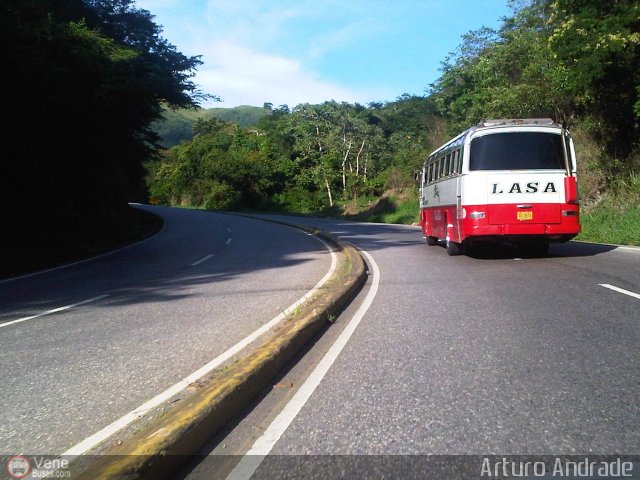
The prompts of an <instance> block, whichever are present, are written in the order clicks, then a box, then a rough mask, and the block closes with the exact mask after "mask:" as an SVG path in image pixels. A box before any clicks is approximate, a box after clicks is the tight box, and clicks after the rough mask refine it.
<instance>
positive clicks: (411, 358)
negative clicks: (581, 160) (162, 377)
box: [176, 218, 640, 479]
mask: <svg viewBox="0 0 640 480" xmlns="http://www.w3.org/2000/svg"><path fill="white" fill-rule="evenodd" d="M295 221H296V222H308V223H313V224H315V225H318V226H320V227H322V228H323V229H325V230H328V231H331V232H333V233H334V234H336V235H339V236H340V237H342V238H344V239H346V240H348V241H350V242H352V243H353V244H355V245H356V246H357V247H359V248H360V249H361V250H363V251H366V252H367V253H368V254H369V255H370V259H369V261H368V263H369V269H370V271H371V275H370V280H369V283H368V286H367V287H365V289H363V291H362V292H361V293H360V295H359V297H358V298H357V299H356V301H355V302H354V303H353V304H352V305H351V307H350V308H349V309H348V310H347V311H346V312H345V313H344V314H343V315H341V316H340V318H339V319H338V321H337V322H336V324H335V325H334V326H333V327H332V328H331V329H330V330H329V332H327V333H326V334H325V335H324V336H323V338H322V339H321V340H320V341H318V343H317V344H316V345H315V346H314V347H313V348H312V349H311V350H310V351H309V352H308V353H307V355H306V356H305V357H304V358H303V359H302V360H301V361H300V362H299V363H298V364H296V365H294V366H293V367H292V368H291V370H290V371H289V372H287V373H286V374H285V375H284V376H283V377H282V378H281V379H279V381H278V384H276V385H275V386H274V388H273V389H272V390H271V392H268V393H265V396H264V399H263V400H262V401H261V403H260V404H259V405H258V406H256V407H255V408H253V409H252V410H250V411H247V412H245V415H244V416H243V418H241V419H239V420H238V422H237V425H236V426H235V428H234V429H233V430H231V431H228V432H225V434H224V435H221V436H220V437H218V438H216V439H213V441H212V442H211V443H210V444H209V445H208V446H207V447H206V448H204V449H203V450H202V451H201V452H200V453H201V455H203V456H204V457H201V458H198V459H196V460H194V461H192V462H191V463H190V464H189V465H187V466H186V467H185V468H184V469H183V470H182V471H181V472H180V474H179V475H178V476H177V477H176V478H182V479H184V478H187V479H201V478H225V477H226V475H227V473H229V472H230V471H231V469H232V468H233V467H234V465H235V464H236V463H237V461H238V460H239V458H240V457H239V456H241V455H245V453H247V452H249V453H250V454H251V455H258V456H254V457H251V456H249V457H245V458H244V459H243V460H242V462H245V461H247V460H248V464H251V463H252V462H253V464H254V465H253V466H252V467H251V465H249V466H250V468H248V469H245V470H244V471H243V472H240V473H238V472H239V467H238V468H236V470H234V474H233V476H231V477H229V478H249V476H250V475H251V474H252V473H253V472H254V471H255V472H257V473H256V474H255V476H254V478H303V477H304V478H311V477H317V478H332V476H331V474H330V473H328V472H331V468H337V469H338V470H337V472H341V471H343V470H340V468H343V467H344V468H347V471H348V465H346V466H345V464H344V463H343V464H342V465H340V462H341V461H344V462H346V464H348V463H349V462H351V463H352V464H353V463H355V462H357V461H358V460H360V461H362V459H363V458H365V460H364V462H365V463H366V462H367V461H368V462H369V467H371V465H370V464H371V463H372V462H374V461H375V460H366V458H374V459H375V458H377V459H380V458H386V457H360V456H363V455H367V456H368V455H379V456H388V455H403V456H408V457H402V458H405V459H408V461H409V462H411V461H413V460H411V459H415V458H418V457H410V456H411V455H561V454H562V455H595V454H603V455H612V454H628V455H638V454H640V353H639V350H638V345H640V324H639V322H640V315H639V314H638V312H639V311H640V249H632V248H615V247H609V246H599V245H589V244H582V243H578V242H570V243H568V244H562V245H552V246H551V248H550V251H549V255H548V256H546V257H544V258H520V257H519V256H518V254H517V253H515V252H514V251H511V250H508V249H506V250H505V249H503V250H495V249H492V250H486V251H482V252H479V253H478V254H477V255H476V256H475V257H468V256H460V257H449V256H447V254H446V252H445V250H444V248H443V247H442V246H432V247H430V246H427V245H426V243H425V241H424V240H423V239H422V236H421V233H420V230H419V228H418V227H410V226H391V225H375V224H358V223H348V222H340V221H331V220H312V219H302V218H300V219H295ZM378 272H379V273H378ZM378 281H379V285H376V282H378ZM612 287H613V289H612ZM374 289H377V290H374ZM368 302H370V305H369V303H368ZM362 312H364V313H362ZM359 314H362V317H361V318H360V319H359V320H358V321H359V323H356V324H355V326H353V323H352V322H354V321H356V317H357V316H358V315H359ZM349 330H352V333H351V334H349V333H347V334H345V333H344V332H348V331H349ZM349 335H350V336H349ZM340 339H342V340H340ZM345 339H346V340H345ZM341 341H342V343H343V344H344V346H343V347H339V348H338V353H337V354H335V352H334V353H333V354H332V352H333V351H334V350H335V348H334V347H335V345H337V344H338V343H340V342H341ZM340 348H342V349H341V350H340ZM331 355H333V359H331V360H329V362H330V363H329V366H328V367H326V366H325V367H324V373H323V372H321V373H320V374H318V371H319V370H322V368H323V365H324V363H323V362H325V361H326V359H327V358H328V357H329V356H331ZM331 362H333V363H331ZM303 384H304V385H305V388H300V389H299V390H298V388H299V387H300V386H301V385H303ZM307 387H309V388H307ZM305 390H310V391H311V393H308V392H306V393H304V395H303V394H300V393H298V392H304V391H305ZM292 399H293V400H292ZM292 405H293V406H292ZM274 425H275V426H274ZM265 431H266V432H267V433H266V434H265ZM263 434H264V435H263ZM250 449H251V450H250ZM267 453H268V454H270V455H271V457H269V458H274V459H276V460H275V461H269V459H267V461H265V462H264V463H262V464H260V461H261V460H262V457H261V455H265V454H267ZM292 455H300V456H302V455H306V456H311V457H292ZM325 455H339V456H340V457H323V456H325ZM345 456H347V457H345ZM292 459H293V460H292ZM296 459H308V460H302V462H299V463H304V462H305V461H306V462H310V463H311V467H308V469H307V470H304V468H303V466H301V465H292V464H291V461H293V463H294V464H295V462H296ZM345 459H346V460H345ZM391 459H393V457H391ZM636 461H637V460H636ZM242 462H241V464H242ZM288 462H289V463H288ZM401 463H402V461H401ZM336 465H338V466H337V467H336ZM639 466H640V465H639ZM396 467H397V468H400V467H407V465H406V461H405V464H404V465H395V467H394V468H396ZM409 467H410V466H409ZM256 468H257V470H256ZM298 468H302V470H298ZM247 472H248V473H247ZM333 472H334V474H335V473H336V470H334V471H333ZM393 472H395V473H393ZM400 472H402V470H394V471H392V474H391V475H390V476H389V472H387V476H388V477H389V478H395V477H397V476H398V475H399V477H397V478H400V477H403V478H409V477H411V475H405V474H406V473H407V472H404V473H403V474H401V473H400ZM413 473H415V472H413ZM475 473H476V474H479V473H480V471H479V470H477V471H476V472H475ZM635 473H636V474H637V473H638V472H635ZM343 475H344V472H343ZM472 476H473V478H476V477H477V476H478V475H472ZM379 477H380V475H373V476H371V477H370V478H379ZM342 478H348V476H347V477H344V476H343V477H342ZM354 478H355V477H354ZM416 478H428V477H424V476H423V477H420V476H419V475H418V477H416ZM433 478H436V477H433ZM440 478H455V477H453V476H447V475H444V476H442V475H440Z"/></svg>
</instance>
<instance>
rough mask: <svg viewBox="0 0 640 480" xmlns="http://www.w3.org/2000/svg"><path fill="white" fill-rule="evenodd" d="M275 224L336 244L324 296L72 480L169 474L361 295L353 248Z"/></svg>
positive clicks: (360, 270)
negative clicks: (333, 266) (332, 270)
mask: <svg viewBox="0 0 640 480" xmlns="http://www.w3.org/2000/svg"><path fill="white" fill-rule="evenodd" d="M260 220H264V219H262V218H260ZM267 221H269V220H267ZM275 223H283V224H285V225H289V226H294V227H297V228H302V229H303V230H306V231H309V232H312V233H313V234H314V235H318V236H321V237H322V238H323V239H325V240H327V241H328V242H330V243H332V244H333V245H334V246H335V247H336V249H337V253H338V266H337V268H336V271H335V273H334V274H333V276H332V277H331V279H330V280H329V281H328V282H327V284H326V286H325V287H323V289H322V290H323V293H322V296H319V295H316V297H315V298H312V299H311V300H309V301H307V302H306V303H305V304H304V305H302V307H301V309H300V312H298V313H297V314H295V315H294V316H292V317H291V318H289V319H287V320H285V321H284V324H283V325H282V327H281V328H279V329H278V330H277V333H276V334H274V335H271V336H270V337H269V338H267V340H265V341H264V342H263V343H262V344H261V345H260V346H259V347H258V348H257V349H256V350H254V351H253V353H251V354H249V355H247V356H245V357H244V358H242V359H240V360H239V361H238V362H237V363H236V364H235V365H233V366H232V367H230V368H229V369H228V370H227V371H226V372H224V373H223V374H222V375H220V376H219V377H217V378H214V379H213V380H212V381H211V382H210V383H209V384H207V385H206V386H205V387H203V388H202V389H201V390H199V391H197V392H195V393H193V394H192V395H191V396H189V397H187V398H186V399H185V400H184V401H183V402H180V404H177V405H176V406H175V407H173V408H171V409H170V410H169V411H168V412H167V414H166V415H165V416H164V417H163V418H160V419H158V420H157V421H155V423H153V424H151V425H149V426H148V427H147V428H146V429H145V430H143V431H141V432H140V433H138V434H137V435H136V436H135V438H133V439H132V440H130V441H127V442H125V443H124V444H123V445H120V446H119V447H116V448H115V449H113V450H111V451H108V452H106V454H105V455H103V456H101V457H99V458H98V459H97V460H96V461H95V462H93V463H91V464H90V465H89V466H88V467H87V468H85V469H83V470H82V471H80V472H73V465H72V466H71V469H72V472H73V478H78V479H91V480H97V479H161V478H167V477H168V476H170V475H171V474H172V473H174V472H175V471H176V470H177V469H178V468H179V467H180V465H181V464H182V463H183V462H184V461H186V460H187V459H188V458H189V455H193V454H195V453H196V452H197V451H198V449H199V448H200V447H201V446H202V445H204V444H205V443H206V442H207V441H208V440H209V439H210V438H211V437H213V436H214V435H215V434H216V432H218V431H219V430H220V429H221V428H222V427H223V426H224V425H225V424H226V423H227V422H228V421H229V420H230V419H231V418H232V417H233V416H234V415H236V414H237V413H239V412H240V411H241V410H242V409H243V408H244V407H246V406H247V405H248V404H249V403H250V402H251V401H252V400H253V399H254V398H255V397H256V396H257V395H258V394H259V393H260V392H261V391H262V390H263V389H264V388H265V387H266V386H267V385H268V384H269V382H271V381H272V379H273V378H274V377H275V376H276V375H277V374H278V373H279V372H280V371H281V370H282V369H283V368H284V367H286V366H287V365H288V364H289V363H290V362H291V360H292V359H293V358H294V357H295V355H297V354H298V353H299V351H300V350H301V349H302V348H303V347H304V346H305V345H306V344H307V343H308V342H309V341H310V340H311V339H312V338H313V337H314V336H315V335H316V334H317V333H318V332H320V331H321V330H322V329H323V328H324V327H326V326H327V323H328V322H329V321H331V320H332V319H333V318H335V317H336V316H337V315H338V314H339V313H340V312H341V311H342V310H343V309H344V308H345V307H346V305H347V304H348V303H349V302H350V301H351V299H352V298H353V297H354V296H355V295H356V294H357V293H358V291H359V290H360V288H361V287H362V285H363V284H364V282H365V280H366V270H365V265H364V261H363V260H362V257H360V255H359V254H358V252H357V251H356V250H355V248H354V247H353V246H351V245H350V244H348V243H346V242H343V241H341V240H337V239H335V238H334V237H332V236H331V235H329V234H326V233H324V232H319V231H317V230H316V229H309V228H307V227H299V226H296V225H292V224H288V223H285V222H279V221H276V222H275Z"/></svg>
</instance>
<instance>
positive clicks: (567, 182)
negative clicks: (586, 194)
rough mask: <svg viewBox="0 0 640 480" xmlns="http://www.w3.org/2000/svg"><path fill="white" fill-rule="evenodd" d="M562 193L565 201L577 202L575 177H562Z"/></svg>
mask: <svg viewBox="0 0 640 480" xmlns="http://www.w3.org/2000/svg"><path fill="white" fill-rule="evenodd" d="M564 195H565V201H566V203H579V202H578V182H576V177H564Z"/></svg>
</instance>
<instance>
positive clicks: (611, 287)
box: [598, 283, 640, 300]
mask: <svg viewBox="0 0 640 480" xmlns="http://www.w3.org/2000/svg"><path fill="white" fill-rule="evenodd" d="M598 285H600V286H601V287H604V288H608V289H609V290H613V291H614V292H619V293H624V294H625V295H629V296H630V297H633V298H637V299H639V300H640V293H634V292H630V291H629V290H625V289H624V288H620V287H615V286H613V285H609V284H608V283H599V284H598Z"/></svg>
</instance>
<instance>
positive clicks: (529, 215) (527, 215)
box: [517, 212, 533, 220]
mask: <svg viewBox="0 0 640 480" xmlns="http://www.w3.org/2000/svg"><path fill="white" fill-rule="evenodd" d="M517 218H518V220H533V212H517Z"/></svg>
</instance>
